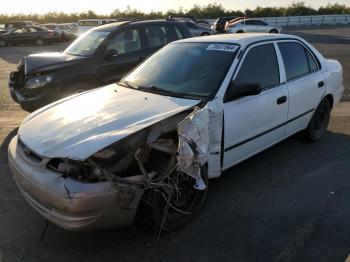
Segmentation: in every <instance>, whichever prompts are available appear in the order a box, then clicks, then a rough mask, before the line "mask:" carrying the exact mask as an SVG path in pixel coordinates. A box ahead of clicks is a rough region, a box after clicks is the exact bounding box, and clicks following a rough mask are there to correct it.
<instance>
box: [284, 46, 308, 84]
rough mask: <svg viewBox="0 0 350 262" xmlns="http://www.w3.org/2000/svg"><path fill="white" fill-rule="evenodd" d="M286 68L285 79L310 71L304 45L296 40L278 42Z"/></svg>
mask: <svg viewBox="0 0 350 262" xmlns="http://www.w3.org/2000/svg"><path fill="white" fill-rule="evenodd" d="M278 47H279V49H280V51H281V55H282V58H283V62H284V67H285V70H286V76H287V80H292V79H295V78H297V77H300V76H303V75H306V74H308V73H309V72H310V68H309V61H308V58H307V55H306V52H305V51H306V50H305V48H304V46H302V45H301V44H299V43H297V42H284V43H278Z"/></svg>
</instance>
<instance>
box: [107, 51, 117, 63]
mask: <svg viewBox="0 0 350 262" xmlns="http://www.w3.org/2000/svg"><path fill="white" fill-rule="evenodd" d="M117 56H118V52H117V50H115V49H109V50H107V52H106V54H105V60H107V61H113V60H114V59H115V58H116V57H117Z"/></svg>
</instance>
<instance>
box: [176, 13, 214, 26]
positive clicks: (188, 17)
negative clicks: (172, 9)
mask: <svg viewBox="0 0 350 262" xmlns="http://www.w3.org/2000/svg"><path fill="white" fill-rule="evenodd" d="M169 18H170V19H175V20H187V21H188V22H192V23H195V24H198V25H199V26H207V27H210V24H209V22H208V21H206V20H199V19H197V17H195V16H194V15H171V16H169Z"/></svg>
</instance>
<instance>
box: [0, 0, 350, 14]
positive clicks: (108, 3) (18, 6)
mask: <svg viewBox="0 0 350 262" xmlns="http://www.w3.org/2000/svg"><path fill="white" fill-rule="evenodd" d="M3 1H5V0H3ZM5 2H7V4H5V3H3V4H1V5H0V13H2V14H4V13H46V12H49V11H63V12H68V13H72V12H82V11H86V10H93V11H95V12H96V13H98V14H109V13H111V12H112V11H113V10H114V9H117V8H119V9H121V10H125V9H126V7H127V6H131V7H132V8H136V9H138V10H141V11H144V12H149V11H151V10H153V11H166V10H168V9H175V10H177V9H178V8H179V7H183V8H184V9H189V8H191V7H192V6H193V5H195V4H199V5H206V4H209V3H214V2H216V3H221V4H222V5H223V6H224V7H225V8H227V9H233V10H244V9H246V8H251V9H254V8H255V7H257V6H262V7H264V6H287V5H288V4H291V3H292V2H293V0H217V1H210V0H119V1H118V0H100V1H98V0H97V1H96V0H88V1H87V0H16V1H15V4H11V3H10V2H8V1H5ZM305 3H306V4H307V5H309V6H311V7H314V8H318V7H319V6H325V5H327V4H329V3H330V4H334V3H339V4H347V5H350V0H305Z"/></svg>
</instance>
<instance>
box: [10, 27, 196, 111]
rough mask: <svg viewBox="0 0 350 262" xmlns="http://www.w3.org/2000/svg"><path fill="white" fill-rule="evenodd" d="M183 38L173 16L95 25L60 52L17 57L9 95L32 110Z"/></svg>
mask: <svg viewBox="0 0 350 262" xmlns="http://www.w3.org/2000/svg"><path fill="white" fill-rule="evenodd" d="M188 37H192V34H191V33H190V31H189V30H188V29H187V27H186V24H185V23H183V22H177V21H173V20H149V21H134V22H128V21H124V22H117V23H112V24H108V25H103V26H99V27H96V28H94V29H91V30H90V31H88V32H87V33H85V34H83V35H82V36H81V37H79V38H78V39H76V40H75V41H74V42H73V43H72V44H71V45H70V46H69V47H68V48H67V49H66V50H65V51H64V52H62V53H42V54H34V55H29V56H26V57H23V58H22V59H21V60H20V62H19V65H18V69H17V71H15V72H11V74H10V77H9V88H10V92H11V96H12V99H13V100H14V101H16V102H17V103H19V104H20V106H21V107H22V108H23V109H24V110H26V111H33V110H35V109H37V108H39V107H42V106H44V105H46V104H49V103H51V102H53V101H55V100H58V99H60V98H63V97H65V96H68V95H70V94H74V93H76V92H81V91H84V90H88V89H92V88H95V87H99V86H103V85H106V84H110V83H113V82H116V81H119V80H120V79H121V78H122V77H123V76H124V75H126V73H128V72H129V71H130V70H131V69H133V68H134V67H135V66H136V65H137V64H139V63H140V62H141V61H143V60H144V59H145V58H146V57H148V56H149V55H151V54H153V53H154V52H155V51H157V50H158V49H160V48H161V47H162V46H164V45H166V44H167V43H169V42H172V41H175V40H178V39H182V38H188ZM159 66H161V65H159Z"/></svg>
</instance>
